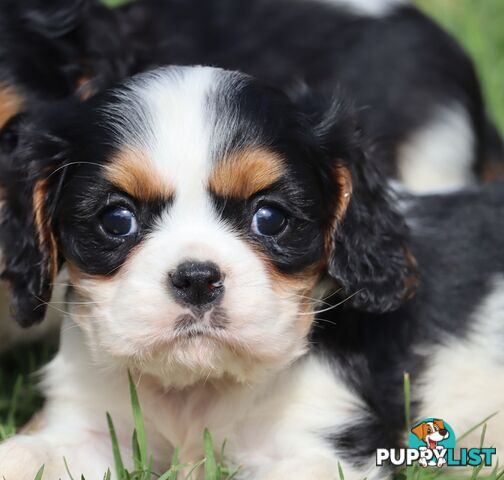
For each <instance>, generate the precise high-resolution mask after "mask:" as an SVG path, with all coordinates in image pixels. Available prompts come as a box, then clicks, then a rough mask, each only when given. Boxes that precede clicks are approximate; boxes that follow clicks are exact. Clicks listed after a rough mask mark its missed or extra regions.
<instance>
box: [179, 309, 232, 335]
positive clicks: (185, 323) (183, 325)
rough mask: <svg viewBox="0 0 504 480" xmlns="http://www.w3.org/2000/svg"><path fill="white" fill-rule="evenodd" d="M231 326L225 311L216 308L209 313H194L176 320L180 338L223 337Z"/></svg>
mask: <svg viewBox="0 0 504 480" xmlns="http://www.w3.org/2000/svg"><path fill="white" fill-rule="evenodd" d="M228 325H229V318H228V316H227V314H226V312H225V311H224V309H222V308H219V307H215V308H213V309H212V310H211V311H208V312H198V311H193V312H191V313H186V314H183V315H180V316H179V317H178V318H177V319H176V320H175V334H176V335H177V336H178V337H185V338H192V337H204V336H206V337H216V336H222V334H223V333H224V331H225V330H226V327H227V326H228Z"/></svg>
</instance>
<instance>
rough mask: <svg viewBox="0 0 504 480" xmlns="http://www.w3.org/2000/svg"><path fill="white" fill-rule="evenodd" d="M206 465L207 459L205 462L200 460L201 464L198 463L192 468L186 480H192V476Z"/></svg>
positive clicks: (206, 479)
mask: <svg viewBox="0 0 504 480" xmlns="http://www.w3.org/2000/svg"><path fill="white" fill-rule="evenodd" d="M204 463H205V459H203V460H200V461H199V462H196V463H195V464H194V465H193V467H192V468H191V470H189V472H188V473H187V476H186V478H185V480H189V479H191V478H192V474H193V473H194V472H195V471H196V470H197V469H198V468H199V467H201V465H203V464H204ZM205 480H208V478H207V477H205Z"/></svg>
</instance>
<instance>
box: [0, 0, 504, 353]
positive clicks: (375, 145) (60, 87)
mask: <svg viewBox="0 0 504 480" xmlns="http://www.w3.org/2000/svg"><path fill="white" fill-rule="evenodd" d="M0 11H1V12H2V15H1V16H0V17H1V18H0V39H1V40H2V41H1V42H0V44H1V47H0V143H1V146H0V163H1V162H3V161H4V160H3V158H4V157H6V156H7V157H8V156H9V155H10V152H11V151H12V149H13V148H14V147H15V145H16V143H17V136H18V127H19V125H20V123H21V121H20V120H22V117H20V116H19V114H22V113H23V112H30V111H35V110H36V109H37V108H38V105H39V104H40V102H47V101H54V100H57V99H60V98H64V97H67V96H71V95H76V96H78V97H80V98H83V99H84V98H87V97H89V96H91V95H93V94H94V93H96V92H98V91H100V90H102V89H104V88H105V87H107V86H109V85H111V84H113V83H114V82H115V81H117V80H119V79H123V78H125V77H126V76H128V75H131V74H134V73H138V72H142V71H145V70H146V69H149V68H151V67H153V66H158V65H163V64H173V63H176V64H193V63H196V64H198V63H203V64H212V65H217V66H222V67H225V68H231V69H239V70H242V71H244V72H248V73H251V74H253V75H255V76H256V77H258V78H260V79H262V80H264V81H266V82H268V83H270V84H272V85H276V86H277V87H280V88H283V89H286V88H292V85H293V84H295V83H305V84H306V85H308V86H309V87H310V88H312V89H314V90H316V91H318V92H321V93H323V94H325V95H327V96H334V95H335V94H338V95H339V96H342V95H346V96H348V97H351V98H353V99H354V101H355V104H356V106H357V107H358V109H359V115H360V117H361V124H362V126H363V128H364V130H365V131H366V138H367V139H368V141H369V143H370V147H371V148H372V149H373V155H372V161H373V162H374V163H376V165H377V166H378V168H379V169H380V170H382V171H383V172H384V173H386V174H387V175H388V176H389V177H391V178H397V179H399V180H400V181H401V182H402V183H403V184H404V185H406V186H407V187H408V188H410V189H412V190H415V191H421V192H425V191H427V190H437V189H446V188H454V187H460V186H462V185H466V184H468V183H472V182H473V181H475V180H476V178H485V179H495V178H497V177H499V175H501V173H499V172H501V171H502V162H501V159H502V158H504V155H503V148H502V142H501V139H500V137H499V134H498V133H497V132H496V130H495V128H494V127H493V125H492V124H491V122H489V121H488V120H487V118H486V115H485V112H484V106H483V104H482V100H481V94H480V89H479V85H478V81H477V78H476V76H475V73H474V69H473V67H472V64H471V62H470V60H469V59H468V58H467V56H466V55H465V53H464V52H463V51H462V50H461V49H460V47H459V46H458V45H457V44H456V43H455V42H454V41H453V40H452V39H451V38H450V37H449V36H448V35H447V34H446V33H444V32H443V31H442V30H441V29H439V28H438V27H436V26H435V25H434V24H433V23H432V22H431V21H430V20H428V19H427V18H426V17H425V16H424V15H422V14H421V13H420V12H419V11H418V10H417V9H415V8H414V7H413V6H411V5H410V4H409V3H408V2H406V1H399V0H377V1H376V2H361V1H357V0H355V1H350V0H345V1H343V0H339V1H336V0H333V1H317V0H295V1H291V0H288V2H287V1H286V0H278V1H275V2H270V1H268V0H253V1H250V2H248V3H246V4H245V3H241V4H240V5H239V6H237V4H236V2H234V1H230V0H225V1H219V2H210V3H209V2H206V1H204V0H185V1H184V2H179V1H171V0H169V1H165V0H162V1H159V0H139V1H137V2H133V3H130V4H127V5H125V6H123V7H121V8H119V9H116V10H109V9H107V8H106V7H104V6H103V5H101V4H100V3H99V2H98V1H97V0H57V1H56V2H50V3H49V4H47V3H42V2H40V1H37V0H28V1H24V2H16V1H14V0H0ZM300 32H302V34H301V35H300ZM411 52H415V55H414V58H412V55H411ZM447 65H448V66H449V68H447ZM338 92H339V93H338ZM5 161H8V159H6V160H5ZM58 282H59V283H66V282H65V281H64V280H58ZM57 302H61V299H57ZM55 308H56V309H58V308H59V307H57V305H56V307H55ZM52 311H53V312H57V310H55V309H52ZM3 316H7V313H6V312H5V313H4V315H3ZM56 323H57V319H56ZM45 325H46V327H44V329H45V328H47V327H48V326H49V323H46V324H45ZM0 328H1V331H0V335H1V336H2V338H3V342H2V345H0V349H1V348H3V347H6V346H8V345H10V343H11V342H10V341H7V339H8V338H12V339H14V340H16V339H20V338H21V339H22V338H29V337H32V336H38V335H39V332H37V331H36V330H33V329H32V330H31V331H30V332H29V333H26V334H23V335H21V333H22V332H21V331H20V330H19V329H18V328H16V327H15V326H14V324H13V323H9V322H6V321H2V322H0Z"/></svg>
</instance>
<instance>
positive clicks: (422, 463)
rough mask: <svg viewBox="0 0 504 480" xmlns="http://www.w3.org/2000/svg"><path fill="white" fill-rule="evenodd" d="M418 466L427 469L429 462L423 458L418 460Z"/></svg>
mask: <svg viewBox="0 0 504 480" xmlns="http://www.w3.org/2000/svg"><path fill="white" fill-rule="evenodd" d="M418 465H420V466H421V467H423V468H427V460H426V459H425V458H421V459H420V460H418Z"/></svg>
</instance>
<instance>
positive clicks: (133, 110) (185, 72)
mask: <svg viewBox="0 0 504 480" xmlns="http://www.w3.org/2000/svg"><path fill="white" fill-rule="evenodd" d="M223 75H224V72H223V71H221V70H218V69H214V68H209V67H170V68H164V69H159V70H156V71H154V72H151V73H148V74H144V75H141V76H137V77H134V78H133V80H132V81H131V82H130V83H129V84H128V90H127V91H126V92H124V93H121V94H119V95H118V98H119V100H120V103H119V105H112V106H109V107H108V109H107V110H108V111H109V112H110V113H112V115H113V126H112V128H113V129H114V130H115V134H116V136H117V138H118V143H119V144H120V145H119V146H120V147H122V148H124V146H129V145H131V146H132V147H140V148H141V150H142V151H144V152H146V154H147V157H148V158H149V160H150V161H151V162H152V169H153V171H152V175H153V176H158V177H159V178H162V179H166V181H167V182H169V183H170V184H171V185H173V186H174V188H175V192H176V197H177V199H180V200H181V201H182V199H183V201H184V202H186V203H187V202H189V203H194V202H201V201H202V200H203V198H204V195H202V193H203V192H204V191H205V189H206V184H207V181H208V176H209V173H210V169H211V161H212V158H211V156H212V145H211V140H212V139H211V137H212V132H213V125H212V115H211V112H210V109H211V108H212V103H211V98H212V95H213V94H214V93H215V92H216V90H217V89H218V85H219V77H222V76H223Z"/></svg>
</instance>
